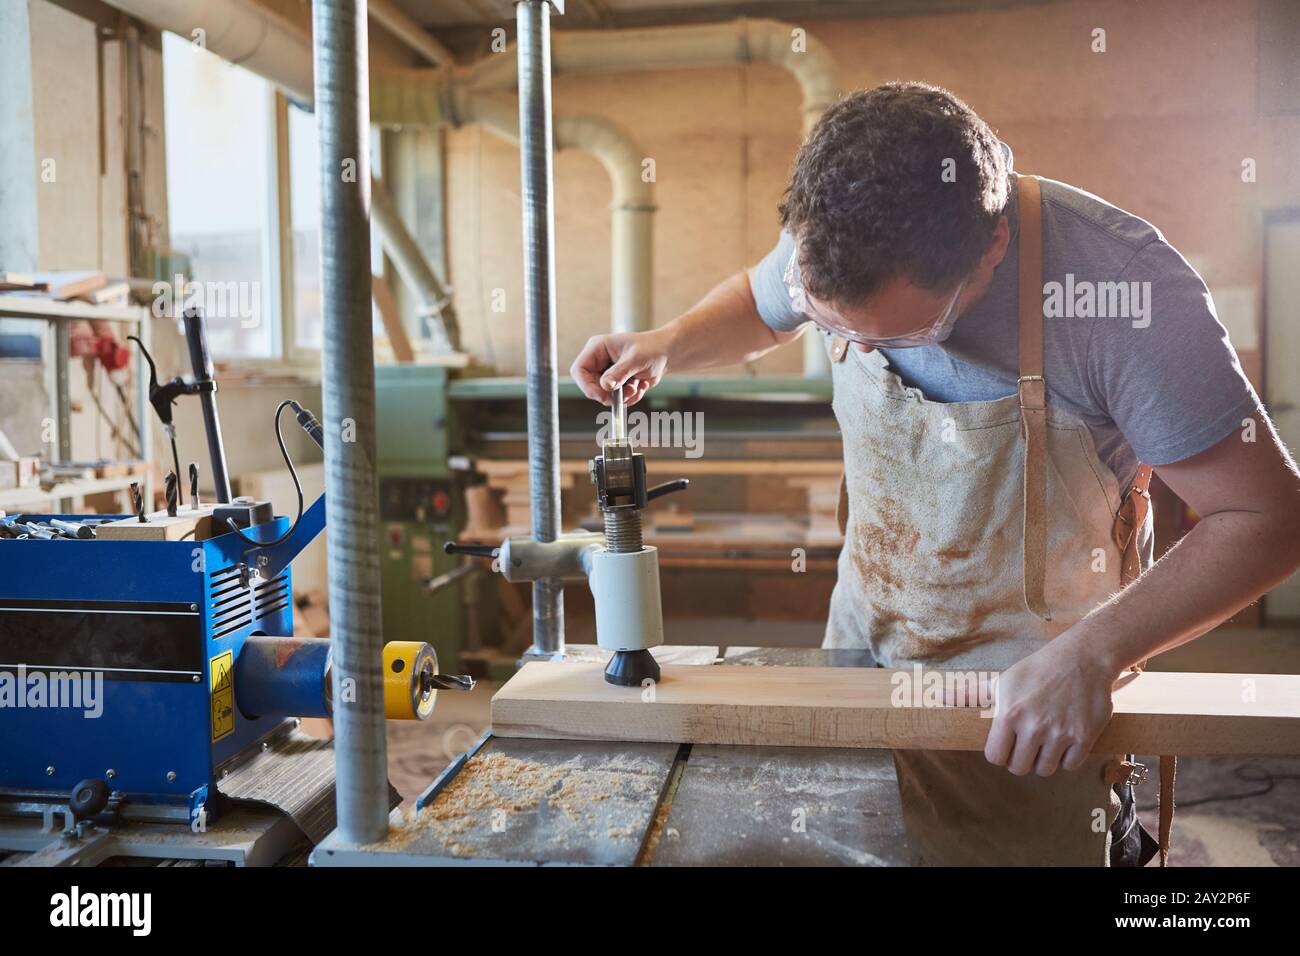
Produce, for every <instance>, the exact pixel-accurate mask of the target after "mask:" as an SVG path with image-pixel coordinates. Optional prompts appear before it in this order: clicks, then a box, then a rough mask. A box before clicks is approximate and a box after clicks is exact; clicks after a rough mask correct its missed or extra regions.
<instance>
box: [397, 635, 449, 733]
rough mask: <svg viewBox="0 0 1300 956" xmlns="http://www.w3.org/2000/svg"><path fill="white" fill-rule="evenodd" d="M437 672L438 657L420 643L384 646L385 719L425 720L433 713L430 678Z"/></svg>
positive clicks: (402, 642) (434, 694)
mask: <svg viewBox="0 0 1300 956" xmlns="http://www.w3.org/2000/svg"><path fill="white" fill-rule="evenodd" d="M436 673H438V655H437V653H436V652H435V651H434V649H433V648H432V647H430V646H429V645H428V644H425V643H423V642H422V641H392V642H390V643H388V644H385V645H384V716H385V717H387V718H388V719H389V720H425V719H426V718H428V716H429V715H430V714H431V713H433V703H434V700H435V699H436V698H437V696H438V691H437V690H435V689H434V688H433V687H432V686H431V684H430V680H429V679H430V678H431V677H433V675H434V674H436Z"/></svg>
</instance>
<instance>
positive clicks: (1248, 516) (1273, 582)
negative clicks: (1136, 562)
mask: <svg viewBox="0 0 1300 956" xmlns="http://www.w3.org/2000/svg"><path fill="white" fill-rule="evenodd" d="M1298 564H1300V555H1298V554H1297V547H1296V530H1295V528H1294V527H1292V526H1291V523H1287V522H1279V521H1278V520H1277V518H1276V517H1275V516H1270V515H1268V514H1265V513H1259V512H1247V511H1225V512H1220V513H1218V514H1213V515H1209V516H1207V517H1206V518H1204V519H1202V520H1201V521H1200V522H1198V523H1197V525H1196V526H1195V527H1194V528H1193V529H1192V530H1191V531H1190V532H1189V533H1188V534H1187V535H1186V536H1185V537H1184V538H1183V539H1182V540H1181V541H1179V542H1178V543H1177V544H1176V545H1175V546H1174V547H1173V548H1171V549H1170V550H1169V552H1168V553H1167V554H1166V555H1165V556H1164V557H1163V558H1161V559H1160V560H1159V561H1158V562H1156V564H1155V565H1154V566H1153V567H1152V568H1150V569H1149V570H1148V571H1147V572H1146V573H1144V574H1143V575H1142V576H1141V577H1139V578H1138V579H1137V580H1136V581H1134V582H1133V584H1132V585H1130V586H1129V587H1127V588H1125V589H1124V590H1123V591H1121V592H1120V593H1119V594H1117V595H1116V596H1115V597H1113V598H1111V600H1109V601H1107V602H1106V603H1105V604H1103V605H1101V606H1100V607H1098V608H1097V609H1096V610H1094V611H1093V612H1092V613H1090V614H1089V615H1088V616H1087V617H1085V618H1084V619H1083V620H1082V621H1080V622H1079V623H1078V624H1077V625H1075V626H1074V627H1073V628H1071V629H1070V630H1069V631H1068V632H1067V633H1066V634H1063V635H1061V637H1062V638H1065V639H1067V640H1071V641H1076V642H1078V643H1079V646H1078V647H1077V650H1078V651H1079V653H1080V654H1082V655H1084V656H1085V657H1090V658H1092V659H1093V660H1095V661H1097V662H1098V663H1099V664H1100V665H1101V666H1103V667H1105V668H1106V669H1107V670H1110V671H1112V672H1113V673H1114V674H1116V675H1118V674H1119V673H1120V672H1121V671H1122V670H1124V669H1125V668H1128V667H1131V666H1133V665H1135V664H1139V663H1141V662H1142V661H1144V660H1146V659H1147V658H1148V657H1151V656H1154V655H1155V654H1158V653H1160V652H1161V651H1166V650H1169V649H1170V648H1173V647H1177V646H1178V645H1179V644H1184V643H1186V642H1187V641H1190V640H1193V639H1194V638H1197V637H1200V636H1201V635H1202V634H1204V633H1205V632H1206V631H1208V630H1210V629H1211V628H1213V627H1215V626H1217V625H1219V624H1221V623H1222V622H1223V621H1225V620H1227V619H1228V618H1229V617H1231V616H1232V615H1233V614H1235V613H1236V612H1237V611H1238V610H1240V609H1241V608H1242V607H1245V606H1246V605H1247V604H1249V603H1250V602H1252V601H1254V600H1256V599H1258V598H1259V596H1260V595H1262V594H1263V593H1264V592H1266V591H1268V590H1269V589H1271V588H1273V587H1275V586H1277V585H1278V584H1280V583H1281V582H1282V581H1284V580H1286V578H1287V577H1288V576H1289V575H1290V574H1291V573H1292V572H1293V571H1294V570H1295V568H1296V566H1297V565H1298Z"/></svg>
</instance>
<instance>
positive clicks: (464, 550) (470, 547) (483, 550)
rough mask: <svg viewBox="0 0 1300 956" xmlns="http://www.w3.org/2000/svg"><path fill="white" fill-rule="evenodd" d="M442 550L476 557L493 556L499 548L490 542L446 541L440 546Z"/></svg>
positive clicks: (447, 552)
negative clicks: (458, 542)
mask: <svg viewBox="0 0 1300 956" xmlns="http://www.w3.org/2000/svg"><path fill="white" fill-rule="evenodd" d="M442 550H443V552H444V553H446V554H470V555H473V556H474V557H476V558H495V557H496V556H497V551H498V550H500V549H498V548H496V547H495V546H493V545H490V544H457V543H456V542H454V541H448V542H446V543H445V544H444V545H443V546H442Z"/></svg>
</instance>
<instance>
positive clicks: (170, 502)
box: [163, 471, 180, 518]
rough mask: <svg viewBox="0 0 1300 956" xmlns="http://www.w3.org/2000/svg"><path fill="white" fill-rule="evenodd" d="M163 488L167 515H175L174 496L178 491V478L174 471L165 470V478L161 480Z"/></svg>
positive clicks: (171, 516) (175, 496) (172, 516)
mask: <svg viewBox="0 0 1300 956" xmlns="http://www.w3.org/2000/svg"><path fill="white" fill-rule="evenodd" d="M163 488H164V491H165V494H166V496H167V517H169V518H175V517H176V498H177V494H178V492H179V491H180V479H179V478H177V477H176V472H174V471H169V472H167V478H166V479H165V480H164V482H163Z"/></svg>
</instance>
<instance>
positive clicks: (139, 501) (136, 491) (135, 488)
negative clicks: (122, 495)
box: [131, 481, 149, 524]
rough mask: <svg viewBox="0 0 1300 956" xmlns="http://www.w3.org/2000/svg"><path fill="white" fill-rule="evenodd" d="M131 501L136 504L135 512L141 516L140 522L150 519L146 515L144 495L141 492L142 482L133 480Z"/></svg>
mask: <svg viewBox="0 0 1300 956" xmlns="http://www.w3.org/2000/svg"><path fill="white" fill-rule="evenodd" d="M131 503H132V504H133V505H134V506H135V513H136V514H137V515H139V516H140V522H141V523H142V524H143V523H145V522H147V521H148V520H149V519H148V518H146V517H145V516H144V495H142V494H141V493H140V482H138V481H133V482H131Z"/></svg>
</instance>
